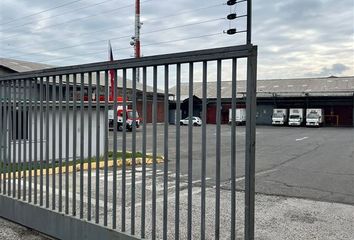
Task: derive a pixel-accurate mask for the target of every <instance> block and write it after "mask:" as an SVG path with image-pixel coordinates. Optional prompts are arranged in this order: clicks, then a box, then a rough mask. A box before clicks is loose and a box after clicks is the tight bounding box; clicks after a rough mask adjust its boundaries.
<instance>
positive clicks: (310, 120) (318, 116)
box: [306, 108, 324, 127]
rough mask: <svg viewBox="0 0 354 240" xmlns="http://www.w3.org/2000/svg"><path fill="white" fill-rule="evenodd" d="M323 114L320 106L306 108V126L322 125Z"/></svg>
mask: <svg viewBox="0 0 354 240" xmlns="http://www.w3.org/2000/svg"><path fill="white" fill-rule="evenodd" d="M323 120H324V114H323V109H322V108H308V109H306V126H315V127H319V126H322V124H323Z"/></svg>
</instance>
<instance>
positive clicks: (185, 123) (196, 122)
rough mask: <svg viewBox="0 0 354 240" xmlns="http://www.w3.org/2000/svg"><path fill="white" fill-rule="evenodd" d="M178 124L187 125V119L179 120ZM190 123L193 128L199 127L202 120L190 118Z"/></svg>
mask: <svg viewBox="0 0 354 240" xmlns="http://www.w3.org/2000/svg"><path fill="white" fill-rule="evenodd" d="M179 123H180V125H188V124H189V117H187V118H185V119H182V120H180V121H179ZM192 123H193V125H194V126H201V125H202V119H200V118H199V117H192Z"/></svg>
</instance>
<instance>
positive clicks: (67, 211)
mask: <svg viewBox="0 0 354 240" xmlns="http://www.w3.org/2000/svg"><path fill="white" fill-rule="evenodd" d="M69 80H70V75H66V76H65V81H66V83H65V98H66V104H65V124H66V128H65V214H69V138H70V136H69V133H70V132H69V124H70V122H69V99H70V96H69V92H70V88H69Z"/></svg>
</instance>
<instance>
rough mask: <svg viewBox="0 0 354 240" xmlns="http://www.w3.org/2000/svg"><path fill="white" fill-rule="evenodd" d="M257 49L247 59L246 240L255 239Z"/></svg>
mask: <svg viewBox="0 0 354 240" xmlns="http://www.w3.org/2000/svg"><path fill="white" fill-rule="evenodd" d="M256 89H257V48H256V47H253V50H252V55H251V56H249V57H248V58H247V99H246V162H245V165H246V166H245V171H246V172H245V176H246V177H245V239H247V240H253V239H254V201H255V158H256V157H255V152H256V111H257V110H256V105H257V103H256Z"/></svg>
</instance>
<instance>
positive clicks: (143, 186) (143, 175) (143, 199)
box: [141, 67, 147, 238]
mask: <svg viewBox="0 0 354 240" xmlns="http://www.w3.org/2000/svg"><path fill="white" fill-rule="evenodd" d="M146 78H147V75H146V67H144V68H143V99H142V100H143V133H142V135H143V136H142V144H143V145H142V154H143V158H142V172H141V178H142V182H141V238H145V211H146V210H145V204H146V126H147V125H146V122H147V112H146V105H147V104H146V102H147V99H146V80H147V79H146Z"/></svg>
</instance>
